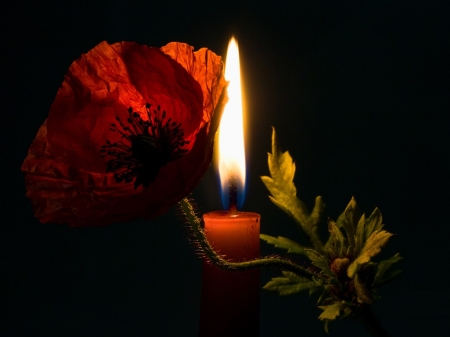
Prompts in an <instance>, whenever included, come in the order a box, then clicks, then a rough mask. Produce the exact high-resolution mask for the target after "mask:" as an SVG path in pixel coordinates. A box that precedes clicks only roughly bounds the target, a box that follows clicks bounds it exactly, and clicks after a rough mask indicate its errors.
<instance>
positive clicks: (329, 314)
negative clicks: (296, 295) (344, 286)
mask: <svg viewBox="0 0 450 337" xmlns="http://www.w3.org/2000/svg"><path fill="white" fill-rule="evenodd" d="M344 303H345V302H344V301H342V302H335V303H333V304H330V305H320V306H319V308H320V309H322V310H323V312H322V313H321V314H320V316H319V319H320V320H322V321H323V320H329V321H334V320H335V319H336V318H338V317H339V315H340V314H341V308H342V307H343V305H344Z"/></svg>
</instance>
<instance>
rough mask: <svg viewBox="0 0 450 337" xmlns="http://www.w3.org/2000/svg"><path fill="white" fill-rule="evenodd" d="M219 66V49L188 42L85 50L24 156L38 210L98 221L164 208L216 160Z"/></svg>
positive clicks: (68, 219)
mask: <svg viewBox="0 0 450 337" xmlns="http://www.w3.org/2000/svg"><path fill="white" fill-rule="evenodd" d="M222 71H223V64H222V60H221V57H219V56H217V55H215V54H214V53H213V52H211V51H209V50H207V49H206V48H203V49H200V50H199V51H197V52H193V48H192V47H190V46H188V45H186V44H182V43H170V44H168V45H167V46H165V47H162V48H161V49H159V48H152V47H148V46H144V45H139V44H137V43H132V42H120V43H115V44H112V45H110V44H108V43H106V42H102V43H100V44H99V45H97V46H96V47H95V48H93V49H92V50H90V51H89V52H88V53H87V54H85V55H82V56H81V57H80V58H79V59H77V60H76V61H75V62H73V63H72V65H71V66H70V68H69V70H68V72H67V74H66V76H65V78H64V82H63V83H62V86H61V88H60V89H59V91H58V93H57V94H56V98H55V101H54V102H53V104H52V106H51V108H50V113H49V115H48V118H47V120H46V121H45V123H44V124H43V125H42V126H41V128H40V129H39V131H38V134H37V135H36V138H35V140H34V141H33V143H32V144H31V147H30V149H29V150H28V155H27V157H26V158H25V161H24V163H23V165H22V171H24V172H25V183H26V187H27V196H28V197H29V198H31V200H32V203H33V208H34V212H35V216H36V217H37V218H39V220H40V221H41V222H57V223H69V225H70V226H100V225H106V224H109V223H112V222H121V221H126V220H131V219H135V218H146V219H149V218H153V217H155V216H157V215H160V214H163V213H165V212H166V211H167V210H168V209H169V208H170V207H171V206H172V205H174V204H175V203H176V202H178V201H179V200H180V199H181V198H183V197H185V196H186V195H187V194H189V193H190V192H191V190H192V189H193V188H194V187H195V186H196V185H197V184H198V183H199V181H200V180H201V178H202V177H203V175H204V173H205V172H206V170H207V168H208V167H209V165H210V162H211V156H212V148H213V141H214V134H215V131H216V130H217V127H218V124H219V123H218V120H219V119H220V113H218V112H217V111H218V110H220V109H216V108H217V107H220V106H222V103H221V100H222V97H223V95H222V96H221V94H222V91H224V90H223V89H224V87H225V85H226V81H225V80H224V78H223V74H222ZM215 110H217V111H216V113H214V112H215Z"/></svg>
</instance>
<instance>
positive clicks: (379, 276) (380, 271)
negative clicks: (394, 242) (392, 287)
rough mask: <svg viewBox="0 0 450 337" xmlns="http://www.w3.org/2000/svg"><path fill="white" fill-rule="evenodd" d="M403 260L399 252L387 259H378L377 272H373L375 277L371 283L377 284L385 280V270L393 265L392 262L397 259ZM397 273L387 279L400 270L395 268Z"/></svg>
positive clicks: (395, 261)
mask: <svg viewBox="0 0 450 337" xmlns="http://www.w3.org/2000/svg"><path fill="white" fill-rule="evenodd" d="M400 260H403V258H402V257H401V256H400V254H399V253H397V254H395V255H394V256H392V257H390V258H389V259H386V260H383V261H380V262H379V263H378V265H377V272H376V274H375V278H374V280H373V285H377V284H380V283H384V282H386V280H385V278H386V276H389V275H386V272H387V271H388V270H389V269H390V268H391V267H392V266H393V265H394V263H397V262H398V261H400ZM396 272H397V273H396V274H395V275H394V276H392V277H390V278H389V279H391V278H393V277H395V276H396V275H398V274H400V272H401V271H399V270H397V271H396Z"/></svg>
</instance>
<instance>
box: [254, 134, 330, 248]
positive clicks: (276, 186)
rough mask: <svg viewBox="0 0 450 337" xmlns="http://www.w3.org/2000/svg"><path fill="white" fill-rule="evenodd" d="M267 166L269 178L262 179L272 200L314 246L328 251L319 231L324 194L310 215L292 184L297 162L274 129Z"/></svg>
mask: <svg viewBox="0 0 450 337" xmlns="http://www.w3.org/2000/svg"><path fill="white" fill-rule="evenodd" d="M268 165H269V171H270V177H267V176H263V177H261V179H262V181H263V183H264V185H265V186H266V187H267V189H268V190H269V192H270V194H271V196H270V200H271V201H272V202H273V203H274V204H275V205H276V206H278V207H279V208H280V209H282V210H283V211H284V212H286V213H287V214H288V215H290V216H291V217H292V218H293V219H294V220H295V221H296V222H297V223H298V224H299V225H300V227H301V229H302V230H303V232H304V233H305V234H306V235H307V236H308V237H309V238H310V240H311V243H312V244H313V247H314V248H315V249H317V250H319V251H321V252H325V249H324V247H323V244H322V242H321V241H320V238H319V236H318V232H317V225H318V223H319V221H320V218H321V216H322V214H323V212H324V207H325V204H324V203H323V201H322V198H321V197H317V198H316V202H315V206H314V208H313V212H312V213H311V214H309V212H308V209H307V208H306V205H305V204H304V203H303V201H301V200H300V199H298V198H297V196H296V194H297V190H296V188H295V185H294V183H293V179H294V175H295V164H294V162H293V160H292V157H291V156H290V155H289V153H288V152H284V153H283V152H281V151H280V150H279V147H278V143H277V138H276V133H275V129H273V132H272V153H269V154H268Z"/></svg>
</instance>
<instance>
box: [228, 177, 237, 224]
mask: <svg viewBox="0 0 450 337" xmlns="http://www.w3.org/2000/svg"><path fill="white" fill-rule="evenodd" d="M228 193H229V198H230V199H229V200H230V202H229V207H228V212H229V213H230V215H232V216H236V215H237V206H236V205H237V179H236V176H235V175H234V174H229V175H228Z"/></svg>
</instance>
